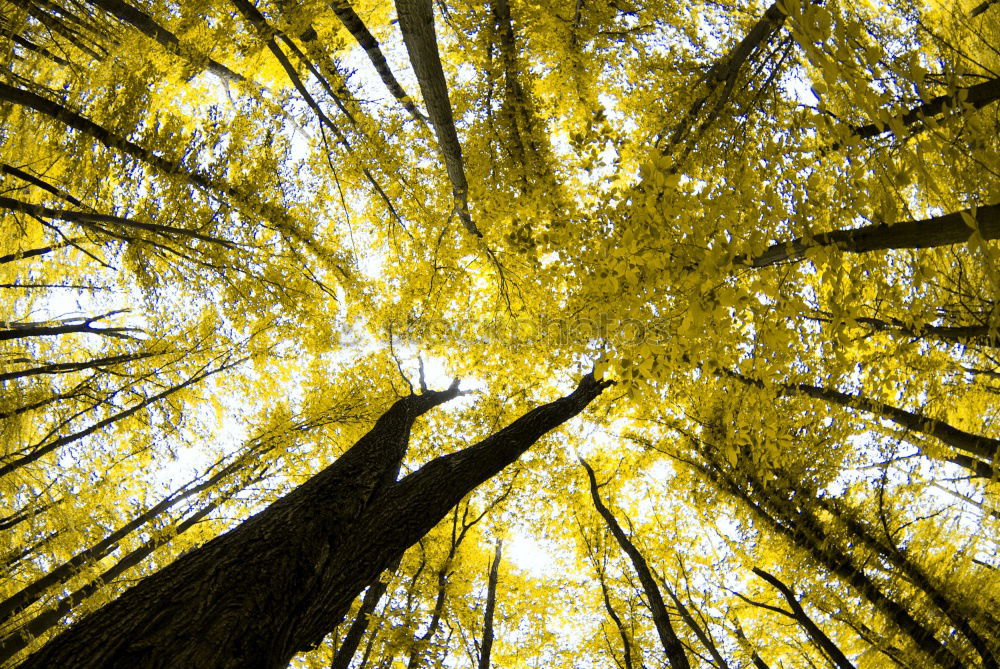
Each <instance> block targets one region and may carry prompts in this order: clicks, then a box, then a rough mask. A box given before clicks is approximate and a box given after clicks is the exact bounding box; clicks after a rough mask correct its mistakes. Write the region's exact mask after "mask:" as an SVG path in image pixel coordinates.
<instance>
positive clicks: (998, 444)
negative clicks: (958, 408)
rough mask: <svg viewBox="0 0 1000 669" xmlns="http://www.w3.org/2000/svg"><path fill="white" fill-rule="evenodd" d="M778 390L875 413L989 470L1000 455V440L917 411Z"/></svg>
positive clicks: (826, 393) (838, 395)
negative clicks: (962, 428) (998, 454)
mask: <svg viewBox="0 0 1000 669" xmlns="http://www.w3.org/2000/svg"><path fill="white" fill-rule="evenodd" d="M725 374H726V375H727V376H730V377H732V378H734V379H737V380H738V381H740V382H742V383H745V384H747V385H750V386H754V387H756V388H764V387H765V385H764V383H763V382H762V381H760V380H759V379H752V378H750V377H747V376H743V375H742V374H738V373H736V372H731V371H727V372H725ZM774 388H775V389H776V390H777V391H778V392H779V393H780V394H782V395H785V396H787V397H794V396H795V395H800V394H801V395H807V396H809V397H812V398H815V399H818V400H823V401H825V402H830V403H832V404H839V405H840V406H843V407H847V408H850V409H860V410H862V411H867V412H868V413H872V414H874V415H876V416H878V417H879V418H884V419H886V420H890V421H892V422H893V423H896V424H897V425H899V426H900V427H904V428H906V429H908V430H910V431H911V432H918V433H920V434H926V435H928V436H932V437H937V438H938V439H939V440H941V441H942V442H943V443H945V444H946V445H948V446H950V447H952V448H954V449H956V450H958V451H962V452H963V453H966V454H968V455H970V456H972V457H974V458H979V459H980V460H981V461H982V462H983V463H985V464H986V465H987V466H989V465H991V464H993V463H994V459H995V458H996V456H997V453H1000V439H991V438H990V437H981V436H979V435H976V434H972V433H971V432H966V431H965V430H960V429H958V428H957V427H954V426H952V425H949V424H948V423H946V422H944V421H941V420H936V419H934V418H929V417H927V416H924V415H923V414H919V413H916V412H914V411H907V410H906V409H900V408H899V407H894V406H892V405H891V404H886V403H884V402H879V401H877V400H871V399H868V398H867V397H863V396H861V395H849V394H847V393H842V392H840V391H838V390H833V389H830V388H821V387H819V386H812V385H809V384H807V383H789V384H784V383H778V384H774Z"/></svg>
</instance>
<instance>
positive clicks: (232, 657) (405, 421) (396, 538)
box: [22, 374, 608, 669]
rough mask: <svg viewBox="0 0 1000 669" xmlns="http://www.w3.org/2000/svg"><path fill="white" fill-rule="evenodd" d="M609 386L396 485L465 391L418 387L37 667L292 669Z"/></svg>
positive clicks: (83, 626) (565, 400) (573, 396)
mask: <svg viewBox="0 0 1000 669" xmlns="http://www.w3.org/2000/svg"><path fill="white" fill-rule="evenodd" d="M607 385H608V384H607V383H605V382H598V381H596V380H595V379H594V378H593V376H592V375H590V374H588V375H587V376H585V377H584V378H583V379H582V380H581V382H580V385H579V386H578V387H577V388H576V390H575V391H573V392H572V393H570V394H569V395H567V396H565V397H561V398H559V399H557V400H555V401H553V402H550V403H548V404H545V405H542V406H539V407H537V408H535V409H533V410H532V411H530V412H528V413H527V414H525V415H524V416H522V417H521V418H519V419H518V420H516V421H514V422H513V423H511V424H510V425H508V426H507V427H505V428H504V429H502V430H500V431H499V432H497V433H495V434H493V435H492V436H490V437H487V438H486V439H484V440H483V441H481V442H479V443H478V444H475V445H473V446H470V447H468V448H465V449H463V450H460V451H458V452H455V453H451V454H449V455H445V456H441V457H439V458H436V459H434V460H432V461H430V462H429V463H427V464H426V465H424V466H423V467H422V468H420V469H419V470H417V471H416V472H414V473H413V474H410V475H409V476H406V477H405V478H403V479H401V480H399V481H396V477H397V475H398V472H399V464H400V462H401V460H402V458H403V455H404V454H405V451H406V448H407V444H408V441H409V434H410V427H411V426H412V424H413V422H414V420H415V419H416V418H417V417H418V416H420V415H421V414H423V413H425V412H427V411H429V410H430V409H431V408H433V407H435V406H437V405H439V404H442V403H444V402H446V401H448V400H450V399H452V398H454V397H455V396H457V395H458V394H459V391H458V388H457V385H453V386H452V388H450V389H448V390H446V391H439V392H425V393H423V394H421V395H410V396H409V397H405V398H403V399H401V400H399V401H397V402H396V403H395V404H393V406H392V407H391V408H390V409H389V410H388V411H386V412H385V413H384V414H383V415H382V416H381V417H380V418H379V420H378V421H377V422H376V424H375V426H374V427H373V428H372V429H371V430H370V431H369V432H368V433H367V434H366V435H365V436H363V437H362V438H361V439H360V440H359V441H358V442H357V443H356V444H355V445H354V446H352V447H351V448H350V449H349V450H348V451H347V453H345V454H344V455H343V456H342V457H341V458H340V459H338V460H337V461H336V462H334V463H333V464H332V465H330V466H329V467H327V468H326V469H325V470H323V471H322V472H320V473H319V474H317V475H316V476H314V477H313V478H312V479H310V480H309V481H308V482H306V483H305V484H303V485H302V486H300V487H299V488H297V489H296V490H294V491H292V492H291V493H289V494H288V495H286V496H285V497H283V498H281V499H280V500H278V501H277V502H275V503H274V504H272V505H271V506H269V507H268V508H267V509H265V510H264V511H262V512H260V513H258V514H257V515H255V516H253V517H251V518H250V519H248V520H247V521H245V522H244V523H243V524H241V525H240V526H238V527H237V528H235V529H233V530H231V531H230V532H228V533H226V534H224V535H222V536H220V537H217V538H216V539H214V540H212V541H210V542H209V543H208V544H206V545H205V546H203V547H202V548H200V549H198V550H196V551H194V552H191V553H188V554H187V555H185V556H182V557H181V558H179V559H178V560H177V561H176V562H174V563H173V564H171V565H169V566H168V567H166V568H164V569H162V570H161V571H159V572H157V573H156V574H154V575H152V576H150V577H148V578H146V579H144V580H143V581H142V582H140V583H139V584H138V585H137V586H135V587H134V588H132V589H130V590H128V591H127V592H125V593H124V594H123V595H122V596H121V597H119V598H118V599H117V600H115V601H114V602H112V603H111V604H109V605H107V606H105V607H104V608H102V609H101V610H100V611H98V612H96V613H95V614H93V615H91V616H89V617H87V618H84V619H83V620H82V621H80V622H79V623H77V624H76V625H75V626H73V627H71V628H70V629H68V630H67V631H66V632H64V633H63V634H62V635H60V636H58V637H56V638H55V639H53V640H52V641H50V642H49V643H48V644H47V645H46V646H44V647H43V648H42V649H41V650H39V651H38V652H36V653H34V654H33V655H31V656H30V657H29V658H28V659H27V661H26V662H25V663H24V664H23V665H22V667H23V669H39V668H43V667H44V668H48V667H69V666H72V667H76V668H77V669H89V668H95V669H96V668H98V667H100V668H102V669H110V668H115V667H121V668H123V669H125V668H129V669H131V668H133V667H143V668H145V669H159V668H168V667H169V668H176V669H182V668H183V669H209V668H211V669H281V668H283V667H285V666H287V665H288V662H289V661H290V660H291V658H292V657H293V656H294V655H295V654H296V653H298V652H300V651H302V650H306V649H308V648H311V647H315V646H316V645H317V644H319V643H320V642H321V641H322V639H323V637H324V636H325V635H326V634H327V633H328V632H329V631H330V629H331V628H332V627H333V625H335V624H336V623H337V622H338V621H340V620H341V619H342V618H343V617H344V615H345V614H346V613H347V611H348V610H349V608H350V605H351V603H352V602H353V600H354V599H355V598H356V597H357V595H358V594H359V593H360V592H361V591H362V590H363V589H364V588H365V587H366V586H368V585H370V584H371V583H373V582H374V580H375V579H376V578H377V577H378V575H379V574H380V573H381V572H382V571H383V570H384V569H385V568H386V567H387V566H388V565H390V564H391V563H392V562H393V560H395V559H398V557H399V556H400V555H401V554H402V553H403V552H404V551H405V550H406V549H407V548H408V547H409V546H411V545H412V544H413V543H415V542H416V541H417V540H418V539H419V538H420V537H422V536H423V535H424V534H426V533H427V532H428V531H429V530H431V529H432V528H433V527H434V526H435V525H436V524H437V523H438V522H439V521H440V520H441V519H442V518H443V517H444V516H445V515H446V514H447V513H448V511H449V510H450V509H451V508H452V507H453V506H454V505H455V504H457V503H458V502H459V501H461V499H462V498H463V497H464V496H465V495H466V494H468V492H470V491H471V490H472V489H474V488H475V487H476V486H478V485H479V484H481V483H482V482H484V481H486V480H488V479H489V478H491V477H492V476H494V475H495V474H497V473H499V472H500V471H501V470H503V469H504V468H505V467H506V466H507V465H509V464H510V463H512V462H513V461H514V460H516V459H517V458H518V457H519V456H520V455H521V454H522V453H523V452H524V451H525V450H527V449H528V448H529V447H530V446H531V445H532V444H534V443H535V441H537V440H538V439H539V438H540V437H541V436H542V435H544V434H545V433H546V432H548V431H550V430H552V429H553V428H555V427H558V426H559V425H561V424H562V423H563V422H565V421H567V420H569V419H570V418H572V417H573V416H575V415H576V414H578V413H580V411H582V410H583V409H584V408H585V407H586V406H587V405H588V404H589V403H590V402H591V401H592V400H593V399H594V398H596V397H597V396H598V395H600V394H601V392H602V391H603V390H604V388H606V387H607Z"/></svg>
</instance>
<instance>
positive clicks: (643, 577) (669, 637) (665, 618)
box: [580, 458, 691, 669]
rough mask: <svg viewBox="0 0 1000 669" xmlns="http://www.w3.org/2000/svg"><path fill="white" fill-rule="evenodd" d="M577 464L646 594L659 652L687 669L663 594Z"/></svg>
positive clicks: (589, 474) (676, 667)
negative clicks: (659, 647) (660, 645)
mask: <svg viewBox="0 0 1000 669" xmlns="http://www.w3.org/2000/svg"><path fill="white" fill-rule="evenodd" d="M580 463H581V464H582V465H583V468H584V469H586V470H587V477H588V478H589V479H590V496H591V497H592V498H593V500H594V506H595V507H596V508H597V512H598V513H600V514H601V517H602V518H604V521H605V522H606V523H607V524H608V529H609V530H611V534H612V535H613V536H614V538H615V540H616V541H617V542H618V545H619V546H620V547H621V549H622V551H624V553H625V554H626V555H628V557H629V559H630V560H631V561H632V566H633V567H634V568H635V571H636V573H637V574H638V575H639V582H640V583H642V589H643V590H644V591H645V593H646V599H647V601H648V602H649V608H650V610H651V611H652V614H653V623H654V624H655V625H656V632H657V634H659V636H660V642H661V643H662V644H663V652H664V653H665V654H666V656H667V662H668V663H669V664H670V667H671V668H672V669H689V667H690V666H691V664H690V663H689V662H688V658H687V654H686V653H685V652H684V646H683V645H682V644H681V641H680V639H678V638H677V633H676V632H674V628H673V626H672V625H671V624H670V616H669V615H668V614H667V606H666V604H664V603H663V595H661V594H660V589H659V587H657V585H656V581H655V580H654V579H653V574H652V572H651V571H650V569H649V565H648V564H646V558H644V557H643V556H642V553H640V552H639V549H638V548H636V547H635V544H633V543H632V541H631V540H630V539H629V538H628V536H626V534H625V532H624V530H622V528H621V525H619V524H618V520H617V519H616V518H615V516H614V514H612V513H611V510H610V509H608V507H606V506H604V502H602V501H601V495H600V493H599V492H598V489H597V478H595V476H594V470H593V469H591V468H590V465H589V464H587V461H586V460H584V459H583V458H580Z"/></svg>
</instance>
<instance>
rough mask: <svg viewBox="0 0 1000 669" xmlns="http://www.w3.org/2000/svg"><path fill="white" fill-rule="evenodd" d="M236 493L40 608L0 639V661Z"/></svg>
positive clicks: (207, 507) (195, 514) (194, 515)
mask: <svg viewBox="0 0 1000 669" xmlns="http://www.w3.org/2000/svg"><path fill="white" fill-rule="evenodd" d="M262 478H263V476H258V477H256V478H255V479H253V480H251V481H248V482H247V483H246V485H250V484H252V483H254V482H256V481H259V480H261V479H262ZM241 487H243V486H241ZM235 492H238V490H233V491H230V492H229V493H227V494H225V495H223V496H221V497H219V498H218V499H214V500H212V501H211V502H209V503H207V504H205V505H204V506H202V507H201V508H200V509H198V510H197V511H195V512H194V513H193V514H191V515H190V516H188V517H187V518H185V519H184V520H182V521H181V522H179V523H177V524H176V525H174V526H173V527H172V528H170V531H169V532H167V533H160V534H158V535H156V536H154V537H153V538H152V539H150V540H149V541H146V542H145V543H143V544H142V545H141V546H139V547H138V548H136V549H135V550H133V551H131V552H130V553H128V554H127V555H125V556H124V557H123V558H122V559H120V560H119V561H118V562H116V563H115V565H114V566H113V567H111V568H109V569H107V570H105V571H104V572H103V573H101V575H100V576H98V577H97V578H95V579H93V580H91V581H89V582H88V583H86V584H85V585H83V586H81V587H79V588H77V589H76V590H74V591H73V592H72V593H70V594H69V595H67V596H66V597H63V598H62V599H61V600H59V602H58V603H57V604H56V605H55V606H53V607H51V608H49V609H46V610H45V611H42V612H41V613H40V614H38V615H37V616H36V617H34V618H32V619H31V620H29V621H28V622H26V623H25V624H23V625H21V626H20V627H18V628H17V629H16V630H14V631H13V632H11V633H10V634H9V635H7V636H6V637H4V638H3V639H2V640H0V662H6V661H7V660H9V659H10V658H11V657H13V656H14V655H16V654H17V653H19V652H20V651H22V650H23V649H24V648H26V647H27V646H28V644H30V643H31V641H32V640H34V639H37V638H38V637H39V636H41V635H42V634H45V633H46V632H48V631H49V630H50V629H52V628H53V627H54V626H55V625H56V624H57V623H58V622H59V621H60V620H61V619H62V617H63V616H65V615H66V614H67V613H69V612H70V611H72V610H73V607H75V606H76V605H78V604H79V603H80V602H82V601H83V600H85V599H87V598H88V597H90V596H91V595H93V594H94V593H95V592H97V591H98V590H100V589H101V588H103V587H104V586H105V585H106V584H108V583H111V582H113V581H114V580H115V579H117V578H118V577H119V576H121V575H122V574H124V573H125V572H126V571H128V570H129V569H131V568H132V567H136V566H138V565H139V564H140V563H141V562H142V561H143V560H145V559H146V558H147V557H149V556H150V555H152V554H153V551H155V550H156V549H157V548H159V547H160V546H163V545H165V544H167V543H169V542H170V541H171V540H172V539H173V538H174V537H176V536H179V535H181V534H183V533H184V532H187V531H188V530H189V529H191V528H192V527H194V526H195V525H196V524H197V523H199V522H201V520H203V519H204V518H205V517H206V516H208V514H209V513H211V512H212V511H214V510H215V509H216V508H218V507H219V505H221V504H222V503H223V502H225V501H226V500H227V499H229V498H230V497H231V496H232V495H233V494H234V493H235Z"/></svg>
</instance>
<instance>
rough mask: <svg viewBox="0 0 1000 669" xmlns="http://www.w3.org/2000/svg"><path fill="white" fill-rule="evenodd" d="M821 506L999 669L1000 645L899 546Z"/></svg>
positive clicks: (988, 665)
mask: <svg viewBox="0 0 1000 669" xmlns="http://www.w3.org/2000/svg"><path fill="white" fill-rule="evenodd" d="M817 502H818V503H819V505H820V506H821V507H822V508H823V509H824V510H825V511H827V513H829V514H830V515H831V516H833V517H834V518H836V519H837V520H838V521H839V522H840V523H843V525H844V527H846V528H847V529H848V530H849V531H850V532H851V536H852V537H853V538H854V539H855V540H856V541H858V542H860V543H861V544H863V545H865V546H867V547H868V548H870V549H871V550H874V551H876V552H877V553H878V554H879V555H881V556H882V557H883V558H884V559H885V560H886V561H887V562H888V563H889V564H890V565H892V568H893V570H894V571H896V572H897V573H899V574H901V575H902V576H904V577H905V578H906V579H907V580H908V581H909V582H910V583H912V584H913V585H914V587H916V588H918V589H919V590H920V591H921V592H922V593H923V594H924V595H925V596H926V597H927V598H928V599H929V600H930V601H931V602H932V603H933V604H934V605H935V606H936V607H937V608H938V609H939V610H940V611H941V612H942V613H943V614H944V615H945V616H946V617H947V618H948V621H949V622H950V623H951V624H952V625H953V626H954V627H955V629H956V630H958V631H959V632H961V633H962V635H963V636H964V637H965V638H966V639H968V640H969V644H970V645H971V646H972V647H973V648H975V649H976V652H977V653H979V657H980V658H981V659H982V661H983V667H984V669H996V667H997V657H996V655H995V653H994V651H995V650H996V649H997V644H995V643H994V644H992V648H991V644H990V642H989V641H988V640H987V639H986V638H984V637H983V635H981V634H980V633H979V632H978V631H976V630H975V629H974V628H973V627H972V624H971V622H970V621H969V617H968V616H967V615H966V614H965V613H964V612H963V611H962V610H961V607H960V605H959V604H958V603H957V602H955V601H954V600H953V599H952V597H950V596H949V594H948V593H947V592H946V591H945V590H942V589H941V588H939V587H937V585H935V584H934V583H933V582H931V578H930V576H928V574H927V573H925V571H924V570H923V568H921V567H920V565H918V564H917V563H916V562H914V561H913V560H912V559H910V558H909V557H908V556H907V555H906V554H905V553H904V552H903V550H901V549H900V548H899V547H898V546H896V545H895V544H888V545H887V544H886V543H884V542H883V541H880V540H879V539H878V538H876V537H875V536H874V535H873V534H872V533H871V531H869V529H868V527H867V526H866V525H865V524H864V523H862V522H861V521H860V520H858V518H857V517H855V515H854V514H853V513H852V512H851V511H850V510H849V509H846V508H844V506H843V505H841V504H838V503H836V502H835V501H834V500H830V499H818V500H817ZM887 541H888V537H887ZM776 587H777V586H776ZM983 613H984V614H985V616H988V618H987V621H986V622H987V625H986V626H987V627H988V628H992V629H1000V621H997V620H995V619H994V618H993V616H991V615H990V614H989V613H987V612H985V611H984V612H983Z"/></svg>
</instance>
